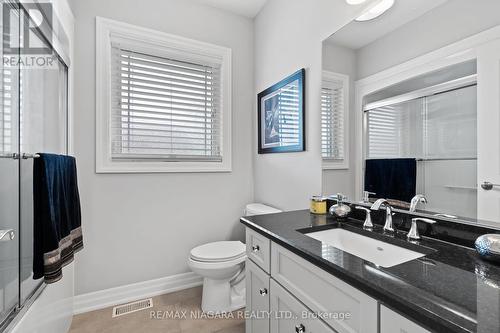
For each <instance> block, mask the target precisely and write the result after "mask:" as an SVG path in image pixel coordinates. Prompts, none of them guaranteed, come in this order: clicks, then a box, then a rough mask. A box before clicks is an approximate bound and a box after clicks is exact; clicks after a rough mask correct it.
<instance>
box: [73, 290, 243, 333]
mask: <svg viewBox="0 0 500 333" xmlns="http://www.w3.org/2000/svg"><path fill="white" fill-rule="evenodd" d="M200 304H201V287H197V288H192V289H187V290H182V291H179V292H175V293H171V294H166V295H161V296H157V297H153V308H150V309H146V310H142V311H138V312H134V313H131V314H127V315H124V316H120V317H116V318H112V317H111V315H112V309H113V308H112V307H110V308H106V309H102V310H97V311H92V312H87V313H83V314H80V315H77V316H75V317H74V318H73V323H72V324H71V328H70V330H69V333H136V332H137V333H160V332H161V333H244V332H245V322H244V319H242V318H241V317H242V316H241V312H240V313H238V312H235V313H233V314H232V316H230V317H232V318H190V317H191V316H190V314H191V313H194V314H199V313H201V308H200ZM177 310H178V311H179V312H178V313H179V314H181V313H182V311H187V318H167V316H168V314H169V313H175V311H177ZM152 311H155V315H156V317H157V318H151V316H152V315H151V312H152ZM169 311H174V312H169ZM238 314H239V315H238Z"/></svg>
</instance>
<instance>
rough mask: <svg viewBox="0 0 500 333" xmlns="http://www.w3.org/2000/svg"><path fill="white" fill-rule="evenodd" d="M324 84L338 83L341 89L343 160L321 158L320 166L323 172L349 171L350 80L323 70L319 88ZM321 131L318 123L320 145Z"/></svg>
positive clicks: (342, 75) (339, 74) (343, 75)
mask: <svg viewBox="0 0 500 333" xmlns="http://www.w3.org/2000/svg"><path fill="white" fill-rule="evenodd" d="M324 82H334V83H340V84H341V85H342V88H343V101H344V109H343V113H344V114H343V119H344V122H343V130H344V137H343V142H344V158H343V159H325V158H323V156H321V161H322V162H321V166H322V169H323V170H346V169H349V153H350V152H349V133H350V131H349V113H350V112H349V110H350V109H349V108H350V84H351V81H350V78H349V76H348V75H345V74H341V73H335V72H332V71H328V70H323V72H322V79H321V87H323V83H324ZM320 113H321V110H320ZM321 135H322V130H321V123H320V144H322V138H321Z"/></svg>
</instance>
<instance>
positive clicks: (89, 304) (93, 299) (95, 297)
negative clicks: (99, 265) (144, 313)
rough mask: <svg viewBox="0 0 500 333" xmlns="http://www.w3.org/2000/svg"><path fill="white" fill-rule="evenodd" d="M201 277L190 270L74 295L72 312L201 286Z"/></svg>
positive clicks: (80, 311) (87, 310)
mask: <svg viewBox="0 0 500 333" xmlns="http://www.w3.org/2000/svg"><path fill="white" fill-rule="evenodd" d="M202 283H203V278H202V277H201V276H198V275H196V274H194V273H192V272H190V273H184V274H179V275H173V276H167V277H164V278H160V279H156V280H150V281H144V282H139V283H134V284H129V285H125V286H120V287H115V288H110V289H105V290H99V291H96V292H92V293H88V294H82V295H76V296H75V297H74V314H80V313H84V312H89V311H94V310H99V309H103V308H107V307H109V306H114V305H117V304H123V303H127V302H131V301H135V300H137V299H141V298H146V297H153V296H158V295H162V294H168V293H171V292H174V291H179V290H183V289H188V288H193V287H197V286H201V285H202Z"/></svg>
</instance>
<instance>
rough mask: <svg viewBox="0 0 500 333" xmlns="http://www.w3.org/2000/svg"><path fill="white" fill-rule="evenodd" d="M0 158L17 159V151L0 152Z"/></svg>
mask: <svg viewBox="0 0 500 333" xmlns="http://www.w3.org/2000/svg"><path fill="white" fill-rule="evenodd" d="M0 158H11V159H13V160H18V159H19V154H18V153H2V154H0Z"/></svg>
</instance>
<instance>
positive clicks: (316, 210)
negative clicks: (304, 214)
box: [309, 195, 327, 214]
mask: <svg viewBox="0 0 500 333" xmlns="http://www.w3.org/2000/svg"><path fill="white" fill-rule="evenodd" d="M309 210H310V211H311V213H313V214H326V212H327V209H326V197H322V196H319V195H315V196H312V197H311V206H310V209H309Z"/></svg>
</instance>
